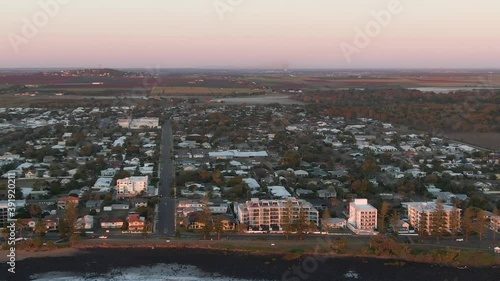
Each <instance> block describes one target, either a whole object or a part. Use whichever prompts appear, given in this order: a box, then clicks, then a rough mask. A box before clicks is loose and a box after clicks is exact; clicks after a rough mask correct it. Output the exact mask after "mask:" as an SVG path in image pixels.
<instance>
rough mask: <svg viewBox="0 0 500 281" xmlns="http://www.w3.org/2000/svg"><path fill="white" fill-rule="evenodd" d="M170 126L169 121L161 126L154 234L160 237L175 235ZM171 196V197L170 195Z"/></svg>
mask: <svg viewBox="0 0 500 281" xmlns="http://www.w3.org/2000/svg"><path fill="white" fill-rule="evenodd" d="M173 147H174V146H173V140H172V124H171V122H170V120H167V121H165V123H163V125H162V134H161V148H160V149H161V151H160V186H159V191H158V193H159V195H160V201H159V203H158V214H157V223H156V229H155V232H156V233H157V234H160V235H166V236H174V235H175V224H176V222H175V205H176V202H175V199H174V197H175V193H173V190H174V163H173V155H172V152H173ZM172 194H173V195H172Z"/></svg>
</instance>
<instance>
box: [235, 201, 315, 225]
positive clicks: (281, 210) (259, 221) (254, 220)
mask: <svg viewBox="0 0 500 281" xmlns="http://www.w3.org/2000/svg"><path fill="white" fill-rule="evenodd" d="M288 202H290V203H288ZM289 207H291V210H289V209H288V208H289ZM301 209H302V210H303V212H304V214H305V216H306V220H307V221H309V222H310V223H313V224H316V225H318V224H319V219H318V217H319V213H318V210H316V208H314V207H313V205H312V204H311V203H309V202H307V201H305V200H302V199H296V198H293V197H290V198H287V199H279V200H259V199H257V198H252V199H251V200H250V201H246V202H245V203H240V204H238V205H237V208H236V211H237V216H238V220H239V222H240V223H244V224H246V225H247V226H249V228H250V229H252V230H261V231H281V230H283V225H282V224H283V220H284V218H286V219H287V220H288V218H287V217H286V216H287V215H288V212H290V213H291V220H292V222H293V221H296V220H297V219H298V218H299V213H300V210H301Z"/></svg>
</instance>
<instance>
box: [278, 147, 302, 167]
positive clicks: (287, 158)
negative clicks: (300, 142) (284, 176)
mask: <svg viewBox="0 0 500 281" xmlns="http://www.w3.org/2000/svg"><path fill="white" fill-rule="evenodd" d="M300 161H301V160H300V154H299V152H298V151H295V150H289V151H287V152H285V154H284V155H283V159H282V160H281V165H282V166H283V167H285V168H296V167H299V166H300Z"/></svg>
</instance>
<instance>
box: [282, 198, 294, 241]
mask: <svg viewBox="0 0 500 281" xmlns="http://www.w3.org/2000/svg"><path fill="white" fill-rule="evenodd" d="M292 217H293V204H292V201H291V200H290V199H288V200H286V203H285V207H284V208H283V217H282V218H281V227H282V228H283V232H284V233H285V236H286V240H288V236H289V235H290V233H292V231H293V224H292V222H293V220H292Z"/></svg>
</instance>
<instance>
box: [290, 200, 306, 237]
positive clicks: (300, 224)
mask: <svg viewBox="0 0 500 281" xmlns="http://www.w3.org/2000/svg"><path fill="white" fill-rule="evenodd" d="M293 228H294V229H295V231H296V232H297V236H298V237H299V239H300V240H303V239H304V235H305V234H306V233H307V230H308V229H309V220H308V216H307V215H306V212H305V210H304V208H302V207H301V208H300V210H299V217H298V218H297V220H296V221H295V222H294V227H293Z"/></svg>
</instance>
